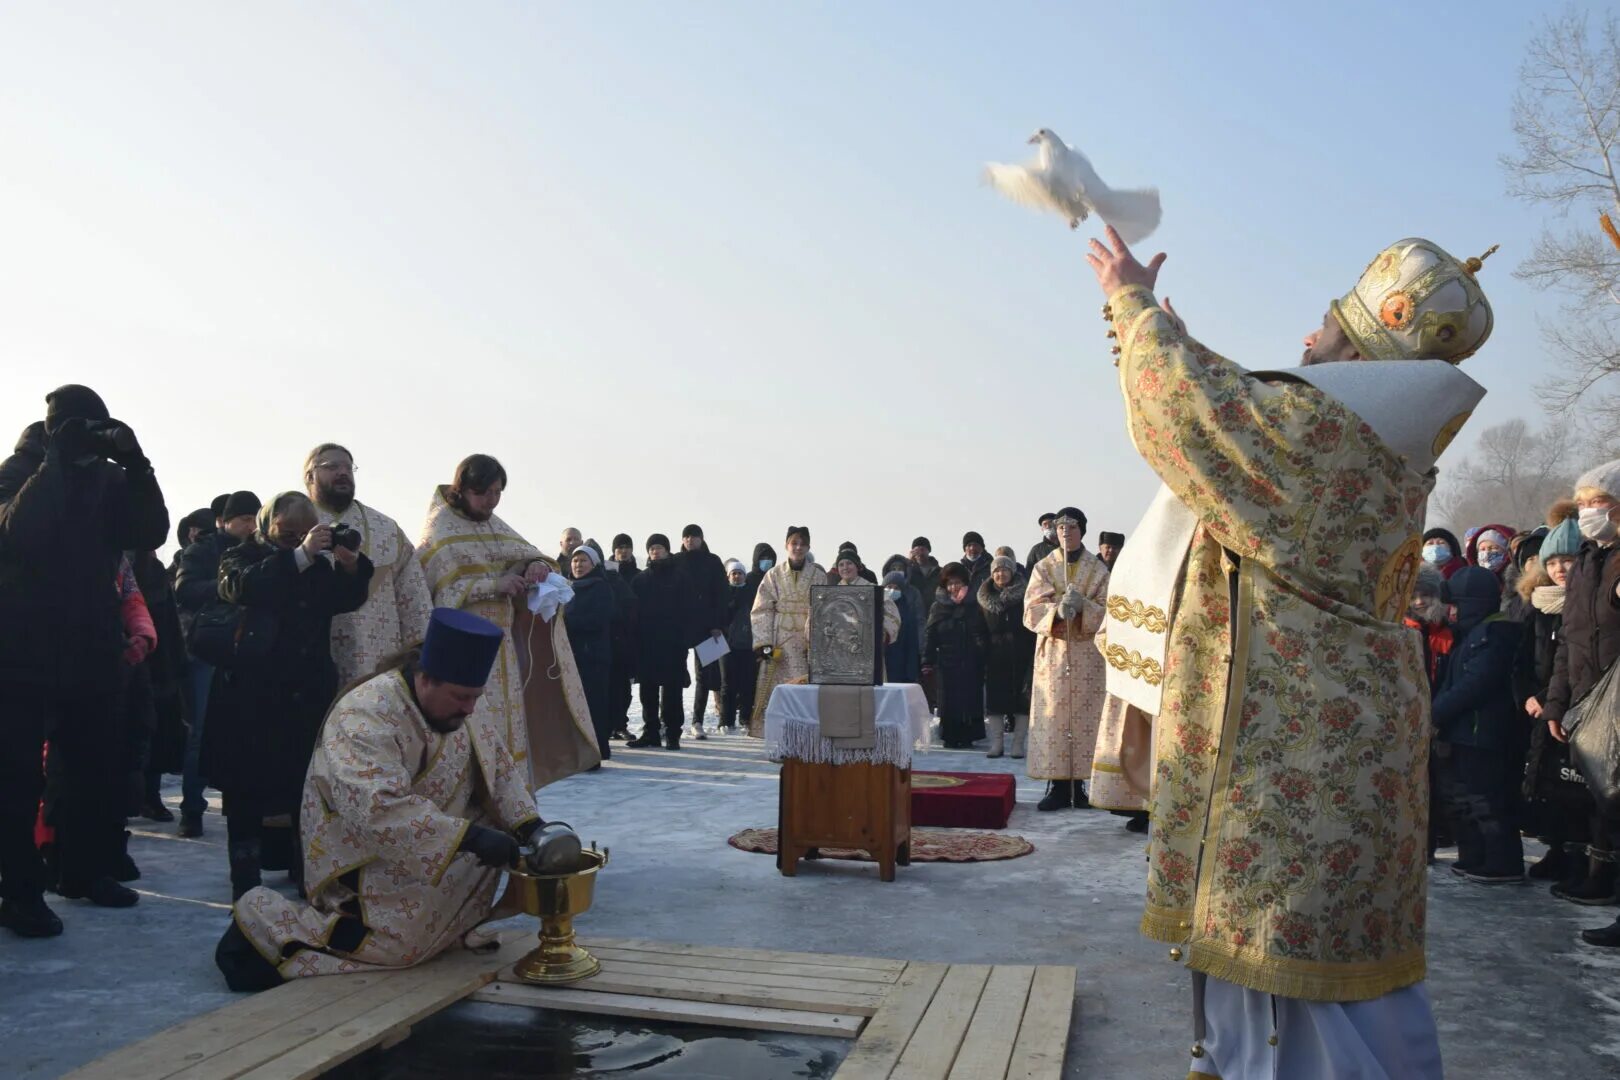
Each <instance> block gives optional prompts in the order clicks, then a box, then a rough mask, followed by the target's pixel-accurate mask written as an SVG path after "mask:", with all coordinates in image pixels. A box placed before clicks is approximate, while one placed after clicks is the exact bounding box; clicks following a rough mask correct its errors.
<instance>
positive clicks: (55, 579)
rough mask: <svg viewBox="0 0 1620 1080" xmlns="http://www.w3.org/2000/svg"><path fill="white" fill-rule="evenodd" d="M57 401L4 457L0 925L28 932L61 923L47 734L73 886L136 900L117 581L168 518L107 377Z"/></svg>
mask: <svg viewBox="0 0 1620 1080" xmlns="http://www.w3.org/2000/svg"><path fill="white" fill-rule="evenodd" d="M45 406H46V407H45V419H44V421H43V422H36V423H34V424H30V425H29V427H28V428H27V430H25V431H24V432H23V434H22V438H21V439H19V440H18V442H17V448H16V452H15V453H13V454H12V455H11V457H9V458H7V459H6V461H5V462H4V464H0V926H5V927H7V928H8V929H10V930H12V931H13V932H14V933H17V934H20V935H22V936H24V937H52V936H54V935H56V934H60V933H61V932H62V922H61V920H60V919H58V918H57V917H56V915H55V913H54V912H52V911H51V909H50V908H49V907H48V906H46V904H45V900H44V888H45V884H46V882H45V870H44V865H43V863H42V862H41V860H40V857H39V852H38V849H37V848H35V846H34V819H35V817H36V815H37V813H38V809H39V799H40V793H41V791H42V790H43V787H44V775H43V771H42V768H41V760H42V758H41V755H42V751H43V746H44V743H45V741H46V740H47V739H48V740H50V743H51V747H52V751H51V754H52V760H53V768H54V769H57V770H59V771H58V772H57V774H56V776H57V780H58V781H59V782H58V783H55V784H54V785H53V793H52V798H51V800H50V802H49V805H48V806H47V808H46V817H47V820H48V821H49V822H50V824H52V825H53V826H55V828H56V830H57V836H58V839H59V841H62V842H63V843H62V853H63V863H62V868H61V881H60V888H59V891H60V892H61V894H62V895H63V896H64V897H67V898H69V899H79V898H85V899H89V900H90V901H91V902H92V903H95V904H99V905H101V906H103V907H129V906H130V905H132V904H134V903H135V902H136V900H137V899H138V896H137V895H136V893H135V892H133V891H132V890H130V889H127V888H125V887H124V886H122V885H120V884H119V883H118V882H116V881H114V880H113V877H112V874H113V872H114V871H115V870H116V865H115V864H116V862H117V860H118V857H119V852H120V849H121V842H122V839H123V822H124V809H125V808H124V787H123V784H122V783H121V782H120V777H121V772H122V769H123V766H124V760H123V759H124V740H123V739H122V738H121V737H120V734H121V730H122V729H121V714H120V710H119V707H118V705H119V686H120V677H121V671H120V665H121V663H122V658H123V653H124V650H125V647H126V642H125V639H124V630H123V624H122V622H121V620H120V617H119V597H118V592H117V590H116V589H114V588H113V584H112V583H113V582H114V581H115V580H116V579H117V576H118V567H119V563H120V561H121V560H122V558H123V552H124V551H125V550H126V549H132V550H144V549H147V548H157V547H161V546H162V544H163V542H164V540H165V539H166V538H167V536H168V532H169V512H168V510H167V509H166V508H165V507H164V505H163V493H162V492H161V491H160V490H159V488H158V483H157V478H156V477H155V476H154V475H153V474H152V467H151V464H150V462H148V461H147V459H146V455H145V454H143V453H141V448H140V443H139V442H137V441H136V438H135V433H134V432H133V431H131V430H130V428H129V427H128V425H126V424H122V423H119V422H118V421H115V420H112V419H110V418H109V416H108V414H107V406H106V405H105V404H104V403H103V402H102V400H101V398H100V397H99V396H98V395H97V394H96V393H95V391H93V390H90V389H89V388H88V387H84V386H74V385H69V386H61V387H58V388H57V389H55V390H53V391H51V393H49V394H48V395H46V397H45Z"/></svg>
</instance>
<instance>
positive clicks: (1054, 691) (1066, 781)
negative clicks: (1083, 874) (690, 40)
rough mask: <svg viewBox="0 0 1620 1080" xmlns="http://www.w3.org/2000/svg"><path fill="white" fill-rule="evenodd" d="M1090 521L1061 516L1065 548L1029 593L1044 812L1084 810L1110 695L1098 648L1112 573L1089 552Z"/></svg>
mask: <svg viewBox="0 0 1620 1080" xmlns="http://www.w3.org/2000/svg"><path fill="white" fill-rule="evenodd" d="M1085 535H1086V515H1085V514H1083V513H1081V512H1080V511H1079V510H1077V509H1075V508H1074V507H1072V506H1067V507H1064V508H1063V509H1062V510H1060V511H1058V516H1057V537H1058V547H1057V550H1056V551H1054V552H1052V553H1051V554H1049V555H1047V556H1046V557H1045V558H1044V559H1042V560H1041V561H1040V562H1038V563H1036V564H1035V572H1034V573H1033V574H1032V575H1031V576H1030V581H1029V588H1027V589H1026V590H1024V625H1025V626H1027V627H1028V628H1029V629H1031V630H1033V631H1034V632H1035V671H1034V674H1033V677H1032V680H1031V683H1030V696H1029V748H1028V754H1029V757H1028V758H1027V762H1026V764H1027V768H1028V772H1029V776H1030V777H1031V778H1032V779H1036V780H1047V781H1050V783H1049V784H1048V786H1047V790H1046V795H1045V796H1044V797H1043V798H1042V799H1041V801H1040V802H1039V803H1037V804H1036V809H1037V810H1061V809H1064V808H1067V807H1070V806H1079V807H1084V806H1086V805H1088V804H1087V802H1086V793H1085V790H1084V788H1083V786H1082V785H1083V784H1084V783H1085V781H1086V780H1087V779H1089V778H1090V776H1091V755H1092V753H1093V751H1095V750H1096V748H1097V722H1098V720H1099V719H1100V718H1101V716H1102V706H1103V695H1104V689H1103V687H1104V679H1105V676H1104V672H1105V668H1104V666H1103V659H1102V657H1101V656H1100V655H1099V654H1098V652H1097V647H1096V645H1095V644H1094V642H1093V640H1092V639H1093V637H1094V636H1095V635H1096V633H1097V630H1098V628H1099V627H1101V626H1102V623H1103V614H1104V606H1103V605H1104V603H1105V601H1106V600H1107V598H1108V568H1107V567H1106V566H1104V565H1103V563H1102V560H1101V559H1099V558H1097V556H1095V555H1093V554H1092V553H1091V552H1089V551H1087V550H1086V547H1085V544H1084V542H1083V541H1084V539H1085Z"/></svg>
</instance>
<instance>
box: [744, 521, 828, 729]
mask: <svg viewBox="0 0 1620 1080" xmlns="http://www.w3.org/2000/svg"><path fill="white" fill-rule="evenodd" d="M784 546H785V547H786V550H787V558H786V559H784V560H783V561H782V562H779V563H777V564H776V565H775V566H773V567H771V568H770V569H769V570H767V571H765V576H764V577H763V578H762V579H760V583H759V592H757V593H755V594H754V609H753V611H752V613H751V614H750V621H751V623H752V624H753V631H754V651H755V652H756V653H758V654H759V669H758V670H759V677H758V680H757V682H756V684H755V686H754V710H753V712H752V714H750V716H749V719H748V734H750V735H752V736H754V737H755V738H756V739H757V738H762V737H764V734H765V706H766V704H767V703H768V702H769V701H770V699H771V691H772V690H775V689H776V688H777V687H778V686H780V685H782V684H783V683H791V682H806V681H808V680H809V678H810V586H812V585H821V584H825V583H826V580H827V572H826V571H825V570H823V569H822V568H821V567H819V566H817V565H816V564H815V563H814V562H813V561H812V560H811V559H810V529H809V526H806V525H790V526H788V531H787V541H786V544H785V545H784Z"/></svg>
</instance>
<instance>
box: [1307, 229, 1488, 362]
mask: <svg viewBox="0 0 1620 1080" xmlns="http://www.w3.org/2000/svg"><path fill="white" fill-rule="evenodd" d="M1495 250H1496V248H1494V247H1493V248H1491V250H1490V251H1487V252H1486V253H1485V254H1484V255H1481V256H1479V257H1478V258H1470V259H1467V260H1458V259H1457V258H1455V257H1453V256H1452V255H1451V254H1449V253H1448V252H1446V251H1445V250H1444V249H1443V248H1441V247H1440V245H1439V244H1436V243H1434V242H1433V241H1430V240H1421V239H1418V238H1417V237H1408V238H1407V239H1405V240H1397V241H1396V242H1395V243H1393V244H1391V245H1390V246H1389V247H1387V248H1385V249H1384V250H1383V251H1381V252H1379V253H1378V257H1377V258H1375V259H1373V261H1372V262H1371V263H1369V264H1368V265H1367V269H1366V270H1364V271H1362V274H1361V280H1360V281H1358V282H1356V287H1355V288H1353V289H1351V290H1350V291H1349V292H1348V293H1347V294H1345V297H1344V299H1342V300H1335V301H1333V314H1334V316H1335V317H1337V318H1338V320H1339V325H1340V326H1342V327H1344V332H1345V334H1346V335H1348V336H1349V338H1350V340H1351V342H1352V343H1354V345H1355V347H1356V351H1357V352H1359V353H1360V354H1361V355H1362V357H1364V358H1365V359H1368V360H1418V359H1424V360H1430V359H1438V360H1448V361H1450V362H1451V363H1453V364H1457V363H1461V362H1462V361H1463V360H1466V359H1467V358H1468V357H1470V356H1472V355H1474V353H1475V352H1477V351H1478V350H1479V347H1480V346H1481V345H1483V344H1485V339H1486V338H1488V337H1490V336H1491V325H1492V317H1491V304H1490V301H1488V300H1486V299H1485V293H1484V292H1483V291H1482V290H1481V289H1480V287H1479V281H1478V280H1477V279H1476V278H1475V276H1474V275H1475V274H1476V273H1478V271H1479V268H1480V267H1481V266H1482V265H1483V264H1484V262H1485V260H1486V259H1488V258H1490V256H1491V252H1494V251H1495Z"/></svg>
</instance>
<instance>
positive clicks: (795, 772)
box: [776, 759, 911, 881]
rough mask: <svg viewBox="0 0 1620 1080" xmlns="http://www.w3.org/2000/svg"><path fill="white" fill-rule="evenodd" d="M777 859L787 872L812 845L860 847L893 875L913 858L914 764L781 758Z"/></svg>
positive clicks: (884, 874) (885, 874) (883, 872)
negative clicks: (827, 762) (819, 762)
mask: <svg viewBox="0 0 1620 1080" xmlns="http://www.w3.org/2000/svg"><path fill="white" fill-rule="evenodd" d="M777 837H778V846H777V852H778V854H777V857H776V858H777V865H778V866H779V867H780V868H781V870H782V873H783V874H784V875H785V876H787V877H793V876H794V875H795V874H796V873H798V869H799V860H800V859H802V858H804V857H805V855H806V853H807V852H809V851H810V850H811V849H812V848H822V847H829V848H859V849H861V850H863V851H866V852H869V853H870V854H871V855H872V857H873V858H875V859H876V860H877V862H878V877H879V878H880V879H881V880H883V881H893V880H894V868H895V866H896V865H899V866H906V865H908V864H910V862H911V770H910V769H902V768H900V767H899V766H897V765H868V764H864V763H857V764H851V765H812V764H809V763H806V762H803V761H794V760H791V759H789V760H786V761H783V762H782V779H781V805H780V808H779V810H778V820H777Z"/></svg>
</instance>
